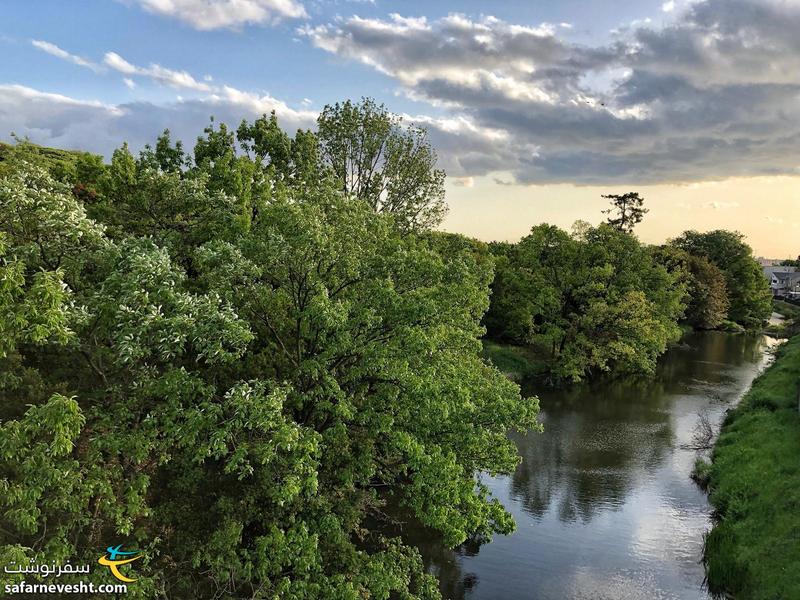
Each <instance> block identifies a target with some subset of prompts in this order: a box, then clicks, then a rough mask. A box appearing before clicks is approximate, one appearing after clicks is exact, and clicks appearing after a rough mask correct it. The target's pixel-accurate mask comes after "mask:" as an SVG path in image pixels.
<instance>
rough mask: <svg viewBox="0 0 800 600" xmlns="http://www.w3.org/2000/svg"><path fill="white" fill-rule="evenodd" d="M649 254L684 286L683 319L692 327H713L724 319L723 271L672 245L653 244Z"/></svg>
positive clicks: (726, 310)
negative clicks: (684, 306) (654, 245)
mask: <svg viewBox="0 0 800 600" xmlns="http://www.w3.org/2000/svg"><path fill="white" fill-rule="evenodd" d="M652 253H653V257H654V259H655V260H656V262H658V263H659V264H660V265H662V266H663V267H664V268H665V269H667V271H669V272H670V273H674V274H676V275H677V277H678V279H679V280H680V281H681V282H682V283H684V284H685V285H686V298H685V302H686V312H685V314H684V315H683V321H684V322H685V323H687V324H689V325H691V326H692V327H694V328H696V329H716V328H717V327H719V326H720V325H721V324H722V323H723V322H724V321H725V320H726V319H727V318H728V308H729V306H730V304H729V302H728V295H727V287H726V285H725V274H724V273H723V272H722V271H721V270H720V269H719V268H718V267H717V266H716V265H714V264H713V263H712V262H711V261H709V260H708V259H707V258H706V257H705V256H694V255H692V254H689V253H688V252H686V251H685V250H681V249H680V248H676V247H675V246H669V245H665V246H657V247H655V248H653V250H652Z"/></svg>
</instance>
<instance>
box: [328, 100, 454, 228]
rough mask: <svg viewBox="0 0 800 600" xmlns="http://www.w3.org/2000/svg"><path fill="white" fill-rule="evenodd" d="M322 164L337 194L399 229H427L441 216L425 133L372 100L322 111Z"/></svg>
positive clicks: (437, 177) (439, 188)
mask: <svg viewBox="0 0 800 600" xmlns="http://www.w3.org/2000/svg"><path fill="white" fill-rule="evenodd" d="M317 128H318V136H319V140H320V151H321V156H322V159H323V160H324V161H325V163H326V164H327V165H328V166H329V167H330V168H331V169H332V171H333V173H334V176H335V177H336V180H337V181H338V184H339V186H340V188H341V190H342V191H343V192H344V193H345V194H348V195H353V196H355V197H357V198H359V199H361V200H363V201H364V202H366V203H367V205H368V206H370V207H371V208H372V209H373V210H374V211H376V212H379V213H389V214H391V215H394V216H395V218H396V219H397V222H398V223H399V224H400V226H401V227H402V228H403V229H405V230H419V229H428V228H431V227H434V226H436V225H437V224H439V223H440V222H441V221H442V219H443V218H444V215H445V213H446V205H445V203H444V172H443V171H441V170H439V169H437V168H436V152H435V151H434V150H433V148H432V147H431V145H430V142H429V141H428V139H427V135H426V132H425V130H423V129H420V128H418V127H413V126H408V127H407V126H405V125H403V123H402V119H401V118H400V117H398V116H397V115H394V114H392V113H390V112H389V111H388V110H387V109H386V107H385V106H383V105H378V104H376V103H375V101H374V100H371V99H363V100H362V101H361V102H359V103H353V102H351V101H349V100H348V101H347V102H344V103H336V104H334V105H333V106H330V105H329V106H326V107H325V108H324V109H323V110H322V112H321V113H320V116H319V119H318V120H317Z"/></svg>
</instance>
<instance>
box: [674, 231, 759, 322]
mask: <svg viewBox="0 0 800 600" xmlns="http://www.w3.org/2000/svg"><path fill="white" fill-rule="evenodd" d="M672 243H673V245H675V246H676V247H678V248H681V249H683V250H686V251H687V252H689V253H690V254H693V255H696V256H704V257H706V258H707V259H708V260H709V261H710V262H711V263H713V264H714V265H715V266H716V267H717V268H719V269H720V270H721V271H722V273H723V274H724V276H725V283H726V289H727V295H728V303H729V309H728V315H729V318H730V319H731V320H732V321H735V322H737V323H739V324H740V325H743V326H744V327H757V326H760V325H761V324H762V323H764V321H766V319H767V318H768V317H769V315H770V312H771V311H772V302H771V294H770V290H769V284H768V282H767V280H766V278H765V277H764V275H763V273H762V270H761V266H760V265H759V264H758V261H756V260H755V258H753V250H752V249H751V248H750V246H748V245H747V244H746V243H745V242H744V236H743V235H742V234H741V233H738V232H732V231H725V230H721V229H718V230H715V231H709V232H706V233H699V232H697V231H686V232H684V233H683V234H682V235H681V236H679V237H678V238H676V239H675V240H673V242H672Z"/></svg>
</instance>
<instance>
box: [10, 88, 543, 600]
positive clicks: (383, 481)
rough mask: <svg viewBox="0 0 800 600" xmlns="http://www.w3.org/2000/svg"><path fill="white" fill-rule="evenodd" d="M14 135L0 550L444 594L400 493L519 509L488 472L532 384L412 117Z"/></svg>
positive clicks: (336, 116) (211, 576) (166, 581)
mask: <svg viewBox="0 0 800 600" xmlns="http://www.w3.org/2000/svg"><path fill="white" fill-rule="evenodd" d="M3 157H4V160H3V161H2V162H0V418H2V425H0V562H2V563H3V564H6V565H9V564H12V563H16V564H17V565H28V564H30V562H31V561H37V562H38V563H45V562H46V563H48V564H49V563H51V562H63V561H66V560H70V561H71V562H72V563H73V564H81V563H85V564H90V565H91V564H95V563H96V561H97V558H98V555H99V554H100V553H102V552H103V551H104V550H105V548H106V547H107V546H109V545H111V546H116V545H117V544H120V543H123V544H124V546H125V547H126V548H135V549H137V550H141V551H143V555H142V556H143V558H141V559H140V560H137V561H136V562H135V563H133V564H131V565H129V566H124V567H122V570H123V571H125V572H127V573H129V574H130V575H131V576H132V577H134V578H135V579H136V582H135V584H130V585H129V586H128V596H130V597H131V598H147V599H152V598H212V597H213V598H243V597H248V598H295V599H299V598H309V599H318V598H365V597H371V598H390V597H403V598H434V597H438V591H437V585H436V581H435V579H434V578H433V577H431V576H430V575H428V574H426V573H425V571H424V569H423V565H422V560H421V558H420V555H419V553H418V551H417V550H416V549H415V548H411V547H408V546H406V545H405V544H403V542H402V541H401V540H400V539H399V538H397V537H394V536H392V535H389V534H388V533H387V531H389V529H388V528H387V527H385V523H386V521H387V517H386V515H385V514H384V511H383V506H384V503H385V502H386V501H387V500H388V499H390V498H391V499H392V502H393V504H400V505H402V506H404V507H405V510H407V511H409V512H410V513H412V514H413V515H414V516H415V518H417V519H419V520H420V521H422V522H423V523H424V524H426V525H427V526H429V527H432V528H434V529H436V530H438V531H440V532H441V534H442V536H443V539H444V541H445V542H446V543H447V544H450V545H457V544H459V543H461V542H463V541H464V540H465V539H466V538H467V537H469V536H472V537H477V538H481V539H487V538H489V537H490V536H491V535H492V534H493V533H494V532H510V531H511V530H512V529H513V526H514V524H513V521H512V519H511V517H510V515H509V514H508V513H507V512H506V511H505V510H504V508H503V507H502V506H501V505H500V504H499V503H498V502H497V501H496V500H494V499H493V498H492V497H491V496H490V494H489V492H488V490H487V488H486V487H485V486H484V485H483V484H482V483H481V481H480V479H479V478H477V477H476V475H477V474H478V473H481V472H489V473H509V472H511V471H513V469H514V468H515V466H516V464H517V462H518V456H517V452H516V448H515V446H514V444H513V443H512V442H510V441H509V440H508V438H507V437H506V434H507V432H508V430H510V429H518V430H520V431H526V430H530V429H533V430H535V429H537V428H538V424H537V422H536V416H537V413H538V404H537V401H536V399H535V398H534V399H523V398H522V397H520V392H519V388H518V387H517V386H516V385H514V384H513V383H511V382H509V381H508V380H506V379H505V378H504V377H503V376H502V374H501V373H500V372H499V371H498V370H497V369H495V368H494V367H492V366H491V365H490V364H488V363H487V362H486V361H484V360H483V359H482V358H481V355H480V351H481V344H480V338H481V336H482V334H483V329H482V327H481V325H480V319H481V316H482V315H483V314H484V313H485V311H486V309H487V308H488V305H489V285H490V283H491V280H492V264H491V261H490V260H486V259H485V257H481V256H478V255H477V254H476V252H475V251H474V248H473V245H472V243H471V242H470V241H469V240H465V239H463V238H460V237H458V236H445V235H440V234H436V233H434V232H432V231H431V229H432V227H434V226H435V225H437V224H438V223H439V221H440V220H441V218H442V215H443V214H444V208H445V207H444V203H443V178H444V174H443V173H442V172H441V171H439V170H437V169H436V168H435V161H436V156H435V153H434V152H433V150H432V148H431V147H430V144H429V143H428V141H427V139H426V137H425V134H424V132H423V131H421V130H417V129H414V128H410V127H407V126H405V125H404V124H403V123H402V122H400V120H399V119H398V118H396V117H395V116H393V115H391V114H390V113H388V112H387V111H386V110H385V109H384V108H383V107H381V106H377V105H375V104H374V103H373V102H371V101H368V100H365V101H363V102H361V103H355V104H354V103H350V102H346V103H344V104H338V105H334V106H331V107H328V108H326V109H325V110H324V111H323V113H322V114H321V116H320V120H319V123H318V130H317V132H316V133H315V132H310V131H298V132H297V133H296V134H295V135H294V136H293V137H292V136H289V135H287V134H286V133H285V132H284V131H282V130H281V129H280V127H279V125H278V122H277V119H276V118H275V116H274V115H272V116H264V117H263V118H260V119H257V120H256V121H255V122H252V123H249V122H243V123H242V124H241V125H240V126H239V127H238V129H236V130H235V131H233V130H230V129H228V128H227V127H225V125H222V124H220V125H219V126H217V125H216V124H214V123H212V124H211V125H210V126H209V127H208V128H207V129H206V130H205V132H204V135H202V136H201V137H200V138H199V139H198V140H197V143H196V144H195V146H194V148H193V151H192V152H189V153H187V152H186V151H184V149H183V147H182V146H181V144H180V143H173V142H172V140H171V139H170V136H169V134H168V132H165V133H164V135H162V136H161V137H160V138H159V139H158V140H157V141H156V142H155V144H154V145H153V146H152V147H147V148H145V149H144V150H143V151H142V152H141V153H139V154H138V155H134V154H132V153H131V152H130V151H129V149H128V148H127V147H126V146H122V147H121V148H120V149H118V150H117V151H116V152H114V155H113V158H112V159H111V162H110V164H109V165H106V164H104V163H103V161H102V160H101V159H100V158H99V157H95V156H92V155H88V154H80V153H78V154H74V153H57V152H55V153H54V152H52V151H49V150H44V149H41V148H36V147H34V146H31V145H30V144H27V143H20V144H18V145H16V146H15V147H13V148H12V147H6V148H4V151H3ZM22 577H24V575H10V576H9V579H10V580H9V581H6V583H9V584H11V583H14V582H16V581H18V580H19V579H20V578H22ZM27 579H28V580H29V581H28V583H30V577H28V578H27ZM90 579H91V580H92V581H95V582H96V583H107V579H106V575H104V573H103V572H102V570H98V569H93V570H92V573H91V575H90ZM59 582H60V583H70V581H69V577H68V576H66V575H65V576H64V577H62V578H61V579H60V580H59Z"/></svg>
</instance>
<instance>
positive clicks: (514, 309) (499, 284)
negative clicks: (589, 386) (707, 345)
mask: <svg viewBox="0 0 800 600" xmlns="http://www.w3.org/2000/svg"><path fill="white" fill-rule="evenodd" d="M493 249H494V250H495V251H497V250H500V252H501V256H500V257H499V258H498V268H499V269H501V270H500V271H499V272H498V276H499V277H500V278H499V279H497V280H496V281H495V285H494V286H493V295H492V306H491V308H490V310H489V312H488V313H487V317H486V323H487V326H489V327H490V328H491V329H490V332H494V333H497V332H499V333H500V334H501V335H504V336H505V337H506V338H511V339H512V340H513V341H515V342H517V343H526V344H530V345H532V346H533V347H534V348H535V349H537V350H538V351H539V352H541V353H543V354H544V355H546V356H549V362H550V372H551V374H552V375H553V376H554V377H555V378H559V379H571V380H580V379H583V378H585V377H587V376H589V375H591V374H592V373H598V372H612V373H632V372H633V373H640V372H645V373H647V372H652V370H653V369H654V368H655V363H656V359H657V358H658V356H659V355H660V354H661V353H663V352H664V350H665V349H666V345H667V342H668V341H670V340H671V339H673V338H675V337H676V336H677V335H678V333H679V330H678V328H677V325H676V322H677V319H678V318H679V317H680V315H681V314H682V313H683V310H684V295H685V291H684V289H685V288H684V285H683V284H682V283H681V282H680V281H679V279H678V277H677V276H675V275H673V274H670V273H668V272H667V271H666V269H664V268H663V267H662V266H660V265H658V264H656V263H655V261H654V260H653V259H652V257H651V255H650V253H649V252H648V251H647V249H646V248H644V247H643V246H642V245H641V244H640V243H639V241H638V240H637V239H636V238H635V237H633V236H631V235H628V234H627V233H623V232H620V231H618V230H617V229H615V228H613V227H611V226H609V225H606V224H603V225H601V226H599V227H597V228H591V227H585V226H583V225H581V227H579V228H577V229H576V234H575V235H572V236H571V235H569V234H568V233H566V232H565V231H563V230H561V229H559V228H558V227H555V226H552V225H539V226H537V227H534V228H533V229H532V230H531V233H530V234H529V235H528V236H526V237H524V238H523V239H522V240H521V241H520V242H519V244H517V245H516V247H514V248H511V249H509V248H504V247H502V246H501V247H498V246H494V247H493Z"/></svg>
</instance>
